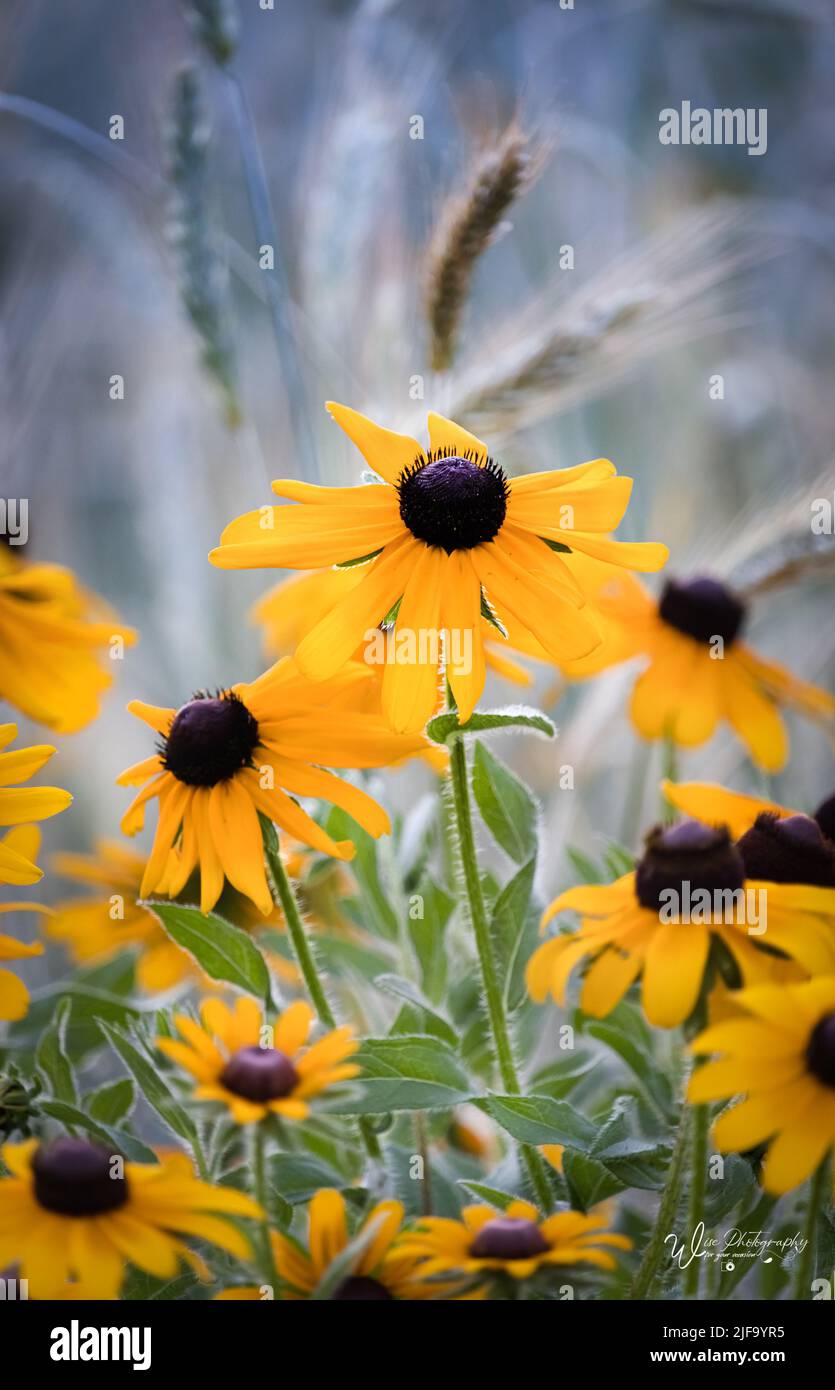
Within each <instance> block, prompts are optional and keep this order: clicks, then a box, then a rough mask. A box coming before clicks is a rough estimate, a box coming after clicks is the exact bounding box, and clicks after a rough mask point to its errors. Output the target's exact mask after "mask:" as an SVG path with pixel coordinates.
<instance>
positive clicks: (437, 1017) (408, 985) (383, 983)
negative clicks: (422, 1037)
mask: <svg viewBox="0 0 835 1390" xmlns="http://www.w3.org/2000/svg"><path fill="white" fill-rule="evenodd" d="M374 983H375V985H376V986H377V988H378V989H381V990H382V991H383V992H384V993H385V994H392V995H394V997H395V998H396V999H405V1001H406V1003H407V1004H411V1005H412V1006H413V1008H415V1009H419V1010H420V1011H421V1012H422V1013H423V1014H425V1015H426V1018H427V1020H431V1022H432V1023H433V1024H434V1025H435V1026H434V1027H433V1028H432V1029H431V1030H427V1031H431V1032H432V1033H433V1034H435V1035H436V1036H437V1037H439V1038H443V1040H444V1042H447V1043H449V1045H450V1047H457V1045H458V1035H457V1033H456V1031H455V1029H454V1028H453V1026H452V1024H451V1023H449V1022H447V1020H446V1019H445V1018H444V1017H443V1015H442V1014H439V1013H438V1012H437V1011H436V1010H435V1009H434V1008H433V1006H432V1005H431V1004H430V1002H429V1000H428V999H427V998H426V997H425V995H423V994H421V992H420V990H419V989H418V987H417V985H413V984H412V982H411V980H404V979H403V977H402V976H401V975H378V976H377V978H376V979H375V981H374Z"/></svg>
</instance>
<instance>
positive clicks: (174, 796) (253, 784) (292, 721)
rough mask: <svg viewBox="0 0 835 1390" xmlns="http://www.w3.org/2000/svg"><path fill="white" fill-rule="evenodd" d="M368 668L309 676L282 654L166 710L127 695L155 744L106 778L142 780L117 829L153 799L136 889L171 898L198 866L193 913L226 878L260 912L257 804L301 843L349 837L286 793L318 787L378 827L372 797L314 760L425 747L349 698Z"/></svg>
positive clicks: (269, 907)
mask: <svg viewBox="0 0 835 1390" xmlns="http://www.w3.org/2000/svg"><path fill="white" fill-rule="evenodd" d="M369 679H372V677H370V676H369V673H368V672H367V670H366V669H365V668H364V667H361V666H358V665H352V666H348V667H347V668H346V669H345V670H344V671H342V672H340V674H339V675H338V676H336V677H334V678H333V679H332V680H330V681H326V682H322V683H321V684H313V683H311V682H310V681H308V680H306V679H305V678H304V677H303V676H302V675H300V673H299V671H298V670H297V668H296V667H295V666H294V665H293V663H292V661H290V660H289V659H286V658H285V660H283V661H279V662H278V663H277V664H276V665H275V666H273V667H271V668H270V670H269V671H267V672H265V674H264V675H263V676H260V677H259V679H258V680H257V681H254V682H252V683H251V684H249V685H235V686H233V687H232V688H231V689H230V690H224V691H220V692H218V693H217V694H215V695H207V694H204V693H199V694H197V695H195V696H194V698H193V699H191V700H189V701H188V703H187V704H185V705H182V706H181V708H180V709H178V710H175V709H163V708H159V707H157V706H155V705H146V704H143V703H142V702H141V701H138V700H134V701H132V702H131V704H130V705H129V706H128V708H129V710H130V711H131V713H132V714H135V715H136V716H137V717H138V718H139V719H142V720H144V721H145V723H146V724H149V725H150V727H151V728H152V729H153V730H154V731H155V732H156V733H157V734H158V735H159V736H160V745H159V751H158V752H157V753H156V754H155V755H154V756H153V757H150V758H146V759H144V760H143V761H142V762H140V763H137V764H136V766H134V767H131V768H128V769H127V771H126V772H123V773H122V775H121V777H120V778H119V779H118V780H119V784H120V785H121V786H132V785H141V784H143V783H144V784H145V785H144V786H143V788H142V791H141V792H140V793H139V794H138V796H137V797H136V798H135V799H134V801H133V802H132V804H131V805H130V807H129V808H128V810H127V812H126V813H125V816H124V817H123V819H122V830H123V831H124V832H125V834H126V835H133V834H135V833H136V832H137V831H138V830H141V829H142V825H143V822H144V814H145V813H144V807H145V803H146V802H147V801H148V800H150V798H152V797H158V798H159V803H160V811H159V821H158V823H157V830H156V836H155V838H154V846H153V850H152V852H151V855H150V858H149V860H148V863H147V865H146V868H145V872H144V874H143V877H142V883H141V886H140V892H141V894H142V896H143V897H145V896H147V895H148V894H149V893H153V892H157V893H163V894H167V895H168V896H170V897H176V896H177V895H178V893H180V892H181V891H182V889H183V887H184V886H185V884H186V882H187V881H188V879H189V877H190V876H191V874H192V873H193V872H194V871H195V870H196V869H197V868H198V867H199V870H200V906H201V908H202V910H203V911H204V912H210V911H211V909H212V908H213V907H214V906H215V904H216V902H217V901H218V898H219V897H220V895H221V892H222V891H223V885H224V881H225V880H228V882H229V883H231V884H232V885H233V886H234V887H235V888H237V889H238V891H239V892H240V893H243V894H244V895H245V896H246V897H248V898H250V899H251V901H252V902H253V903H254V904H255V906H256V907H257V908H258V910H259V911H260V912H261V913H262V914H263V915H264V916H265V917H266V916H268V915H269V914H271V913H272V911H273V900H272V895H271V893H270V888H269V884H268V882H267V877H266V872H265V867H264V853H263V847H262V835H261V826H260V823H259V820H258V814H259V812H260V813H261V814H262V815H264V816H266V817H267V818H268V819H269V820H271V821H273V822H274V823H275V824H276V825H277V826H278V827H279V828H280V829H281V830H283V831H285V832H286V834H288V835H290V836H291V837H292V838H294V839H296V840H298V841H300V842H301V843H302V844H304V845H309V846H310V847H311V848H313V849H318V850H321V851H323V852H324V853H325V854H329V855H332V856H333V857H334V858H336V859H350V858H352V857H353V854H354V846H353V844H352V842H351V841H350V840H340V841H338V842H337V841H335V840H333V839H332V838H331V836H330V835H328V834H327V833H326V831H324V830H323V829H322V827H321V826H320V825H318V824H317V823H316V821H315V820H313V818H312V817H311V816H309V815H308V814H307V812H306V811H305V810H303V809H302V807H301V806H300V805H299V804H298V802H297V801H296V800H294V797H316V798H321V799H322V800H323V801H328V802H330V803H332V804H333V805H334V806H339V807H341V808H342V810H344V811H346V812H347V813H348V814H349V815H350V816H352V817H353V819H354V820H355V821H357V823H358V824H359V825H361V826H362V828H363V829H364V830H367V831H368V833H369V834H370V835H374V836H379V835H382V834H384V833H386V832H387V831H388V830H389V829H390V823H389V818H388V816H387V815H386V812H385V811H384V810H383V808H382V807H381V806H379V805H378V803H377V802H376V801H375V800H374V799H373V798H372V797H370V796H369V795H368V793H367V792H364V791H362V789H361V788H359V787H355V786H353V785H352V784H351V783H349V782H346V781H344V780H343V779H342V778H340V777H336V776H334V774H333V773H332V772H330V771H327V770H326V769H327V768H330V767H337V768H349V767H350V768H367V767H381V766H383V765H385V764H386V763H391V762H397V761H399V760H401V759H402V758H405V757H409V756H411V755H413V754H415V753H419V752H421V751H422V750H423V749H424V748H425V747H426V746H427V745H426V741H425V740H424V739H423V738H421V737H420V736H408V735H400V734H395V733H393V732H392V731H391V730H390V729H389V728H388V727H387V725H386V724H385V723H384V721H383V719H382V717H381V716H380V715H375V714H371V713H368V712H365V711H363V710H357V709H356V708H353V707H351V700H352V695H353V692H354V691H355V690H356V688H357V687H358V686H359V687H362V686H363V685H364V684H365V683H367V681H368V680H369ZM345 696H347V701H346V704H347V707H346V704H343V697H345ZM172 850H173V851H174V861H173V863H172V858H171V854H172Z"/></svg>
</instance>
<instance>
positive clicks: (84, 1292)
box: [0, 1138, 262, 1299]
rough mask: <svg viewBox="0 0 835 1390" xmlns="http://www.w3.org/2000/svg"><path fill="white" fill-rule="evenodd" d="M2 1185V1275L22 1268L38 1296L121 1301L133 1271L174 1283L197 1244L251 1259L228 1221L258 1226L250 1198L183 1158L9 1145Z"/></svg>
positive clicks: (63, 1142) (201, 1268)
mask: <svg viewBox="0 0 835 1390" xmlns="http://www.w3.org/2000/svg"><path fill="white" fill-rule="evenodd" d="M2 1158H3V1162H4V1164H5V1165H6V1167H7V1168H8V1170H9V1172H10V1174H11V1176H10V1177H8V1178H0V1268H7V1267H8V1266H10V1265H11V1266H14V1267H16V1268H17V1269H18V1270H19V1271H20V1277H21V1278H22V1279H27V1280H28V1281H29V1292H30V1296H31V1297H32V1298H37V1299H51V1298H80V1299H97V1298H104V1299H114V1298H117V1297H118V1295H119V1289H120V1287H121V1285H122V1280H123V1277H124V1272H125V1265H126V1264H127V1263H130V1264H132V1265H135V1266H136V1268H137V1269H142V1270H145V1271H146V1272H147V1273H148V1274H151V1275H154V1276H155V1277H156V1278H158V1279H171V1278H173V1277H174V1275H175V1274H176V1273H177V1270H178V1267H179V1264H180V1261H181V1260H185V1261H186V1262H187V1263H188V1264H190V1265H191V1266H192V1267H193V1268H194V1269H195V1270H196V1272H197V1273H198V1275H199V1276H200V1277H201V1278H209V1277H210V1276H209V1273H208V1270H207V1269H206V1266H205V1264H204V1262H203V1260H202V1259H201V1258H200V1257H199V1256H198V1255H197V1254H196V1253H194V1252H193V1251H191V1250H190V1249H189V1248H188V1246H187V1245H186V1244H185V1243H184V1241H183V1240H181V1239H180V1237H181V1236H196V1237H197V1238H198V1239H200V1240H206V1241H209V1242H210V1244H212V1245H217V1246H219V1247H220V1248H221V1249H222V1250H227V1251H228V1252H229V1253H230V1254H231V1255H233V1256H234V1257H235V1258H236V1259H239V1260H246V1259H248V1258H249V1256H250V1253H251V1250H250V1245H249V1241H248V1240H247V1239H246V1237H245V1236H244V1235H242V1234H241V1232H240V1231H239V1230H238V1229H237V1228H236V1227H235V1226H234V1225H233V1224H232V1223H231V1222H230V1221H228V1220H226V1219H225V1218H226V1217H227V1216H243V1217H251V1218H259V1217H261V1216H262V1212H261V1209H260V1207H259V1206H258V1205H257V1203H255V1202H254V1201H253V1200H252V1198H251V1197H247V1196H246V1195H245V1194H244V1193H243V1192H237V1191H235V1190H234V1189H232V1188H229V1187H215V1186H213V1185H212V1184H210V1183H206V1182H201V1181H199V1180H198V1179H197V1178H196V1177H195V1176H194V1170H193V1168H192V1165H191V1162H190V1161H189V1159H187V1158H186V1157H185V1156H184V1155H182V1154H169V1155H166V1156H164V1157H163V1158H162V1159H161V1161H160V1163H159V1164H151V1163H128V1162H126V1161H125V1160H124V1158H122V1156H121V1155H120V1154H115V1153H111V1152H109V1151H108V1150H107V1149H106V1148H103V1147H102V1146H101V1145H99V1144H95V1143H91V1142H89V1141H88V1140H86V1139H70V1138H64V1139H55V1140H52V1141H50V1142H47V1143H39V1142H38V1140H37V1139H30V1140H27V1141H26V1142H25V1143H23V1144H6V1145H5V1147H4V1148H3V1150H2Z"/></svg>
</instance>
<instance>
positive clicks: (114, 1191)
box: [32, 1139, 128, 1216]
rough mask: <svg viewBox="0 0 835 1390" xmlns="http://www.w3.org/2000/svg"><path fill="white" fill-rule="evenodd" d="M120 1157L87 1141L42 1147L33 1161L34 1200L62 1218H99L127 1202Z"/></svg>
mask: <svg viewBox="0 0 835 1390" xmlns="http://www.w3.org/2000/svg"><path fill="white" fill-rule="evenodd" d="M124 1169H125V1164H124V1159H123V1158H122V1156H121V1154H113V1153H109V1152H108V1150H107V1149H104V1148H102V1147H101V1146H100V1145H98V1144H91V1143H88V1141H87V1140H86V1139H55V1140H53V1142H52V1143H50V1144H41V1145H40V1147H39V1148H38V1150H37V1151H36V1153H35V1157H34V1160H33V1162H32V1173H33V1176H34V1180H35V1197H36V1198H37V1201H38V1203H39V1205H40V1206H42V1207H45V1208H46V1210H47V1211H55V1212H58V1213H60V1215H61V1216H99V1215H101V1213H102V1212H106V1211H115V1210H116V1209H117V1207H123V1206H124V1205H125V1203H126V1201H127V1200H128V1184H127V1179H126V1178H125V1175H124Z"/></svg>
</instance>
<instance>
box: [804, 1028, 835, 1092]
mask: <svg viewBox="0 0 835 1390" xmlns="http://www.w3.org/2000/svg"><path fill="white" fill-rule="evenodd" d="M806 1066H807V1067H808V1068H809V1071H810V1072H811V1073H812V1075H813V1076H814V1077H816V1078H817V1080H818V1081H821V1082H823V1085H824V1086H831V1087H832V1088H833V1089H835V1014H827V1015H826V1018H822V1019H821V1021H820V1023H819V1024H818V1025H817V1027H816V1028H815V1029H814V1031H813V1033H812V1036H811V1038H810V1039H809V1046H808V1047H807V1049H806Z"/></svg>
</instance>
